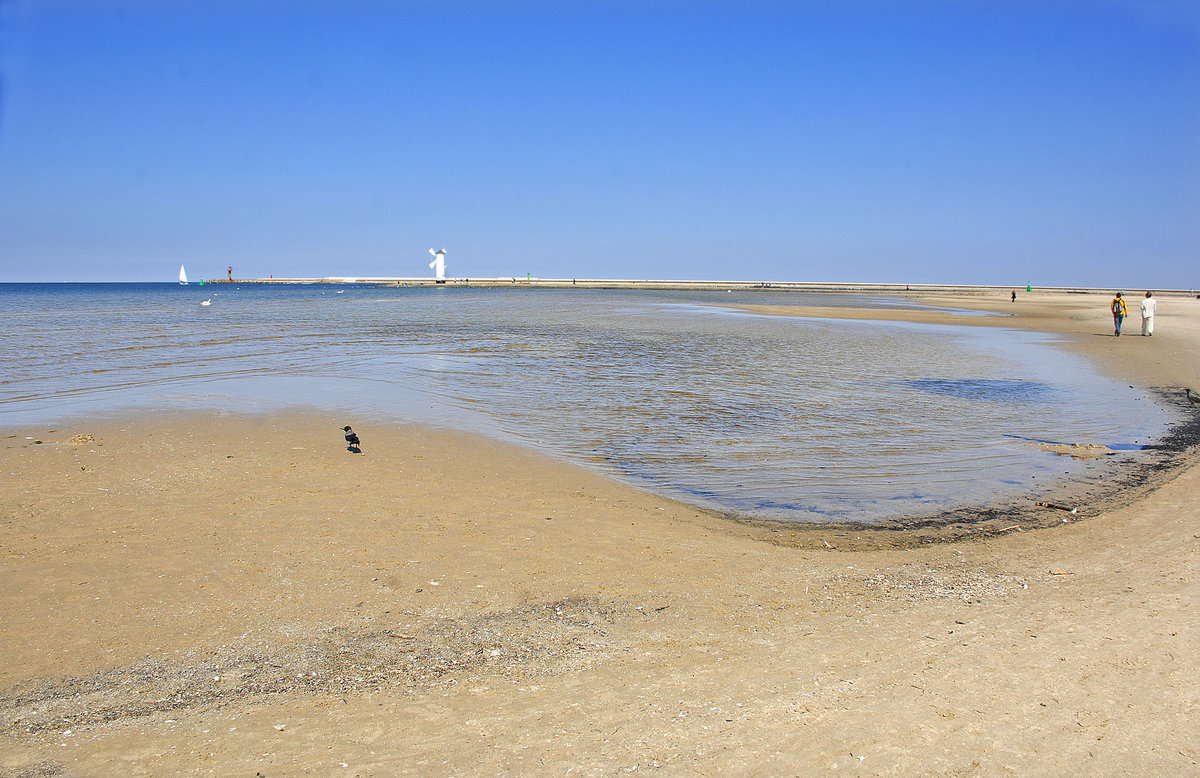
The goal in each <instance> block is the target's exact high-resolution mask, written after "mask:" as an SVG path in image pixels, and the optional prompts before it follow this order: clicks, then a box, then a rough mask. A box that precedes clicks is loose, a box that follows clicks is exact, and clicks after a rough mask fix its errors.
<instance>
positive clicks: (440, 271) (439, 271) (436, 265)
mask: <svg viewBox="0 0 1200 778" xmlns="http://www.w3.org/2000/svg"><path fill="white" fill-rule="evenodd" d="M429 253H430V254H432V255H433V261H432V262H430V263H429V267H430V268H432V269H433V277H434V278H435V279H437V282H438V283H439V284H444V283H446V250H445V249H439V250H437V251H434V250H433V249H430V250H429Z"/></svg>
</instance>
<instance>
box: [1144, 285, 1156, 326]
mask: <svg viewBox="0 0 1200 778" xmlns="http://www.w3.org/2000/svg"><path fill="white" fill-rule="evenodd" d="M1157 307H1158V301H1157V300H1155V299H1154V293H1153V292H1146V297H1145V298H1144V299H1143V300H1142V334H1143V335H1153V334H1154V309H1155V308H1157Z"/></svg>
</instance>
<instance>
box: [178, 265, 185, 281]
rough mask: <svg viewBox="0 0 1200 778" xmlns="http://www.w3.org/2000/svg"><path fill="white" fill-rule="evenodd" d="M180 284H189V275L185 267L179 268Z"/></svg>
mask: <svg viewBox="0 0 1200 778" xmlns="http://www.w3.org/2000/svg"><path fill="white" fill-rule="evenodd" d="M179 283H181V284H186V283H187V273H185V272H184V270H183V265H180V266H179Z"/></svg>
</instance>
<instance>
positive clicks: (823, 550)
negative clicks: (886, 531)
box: [0, 293, 1200, 777]
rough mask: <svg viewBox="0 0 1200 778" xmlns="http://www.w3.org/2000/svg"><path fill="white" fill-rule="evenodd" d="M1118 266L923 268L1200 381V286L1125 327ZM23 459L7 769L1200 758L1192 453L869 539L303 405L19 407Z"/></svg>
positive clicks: (1107, 770)
mask: <svg viewBox="0 0 1200 778" xmlns="http://www.w3.org/2000/svg"><path fill="white" fill-rule="evenodd" d="M1107 299H1108V298H1107V296H1099V295H1083V296H1080V295H1052V294H1038V293H1034V294H1032V295H1026V294H1022V295H1020V299H1019V300H1018V301H1017V303H1015V304H1013V303H1010V302H1009V300H1008V299H1007V295H1006V296H1005V298H1004V299H1003V300H999V299H996V298H989V297H980V296H950V297H948V298H940V299H938V300H933V302H938V303H944V304H949V305H955V306H971V307H978V308H981V309H986V308H996V309H997V310H1001V311H1003V312H1015V313H1017V314H1018V316H1017V317H1015V318H1012V319H1005V320H1004V322H1003V323H1004V324H1005V325H1007V326H1029V327H1035V328H1038V329H1042V330H1047V331H1050V330H1053V331H1058V332H1062V333H1063V334H1064V337H1065V338H1066V341H1067V343H1066V347H1069V348H1072V349H1078V350H1079V351H1081V352H1082V353H1084V354H1086V355H1088V356H1089V357H1091V358H1093V359H1095V360H1096V361H1097V362H1099V363H1100V364H1102V365H1103V366H1104V367H1105V368H1106V369H1112V368H1117V369H1120V370H1122V371H1124V372H1125V373H1127V375H1128V377H1129V381H1130V383H1139V384H1142V385H1145V386H1148V387H1160V388H1161V387H1181V386H1184V385H1196V386H1200V368H1198V366H1197V363H1196V360H1195V354H1196V347H1197V344H1200V301H1196V300H1189V299H1186V298H1183V297H1177V298H1169V297H1168V298H1164V299H1162V300H1161V301H1160V303H1159V316H1158V327H1157V329H1158V332H1157V334H1156V335H1155V336H1154V337H1153V338H1143V337H1140V336H1136V335H1130V336H1125V337H1122V338H1120V339H1117V338H1113V337H1111V320H1110V318H1109V317H1108V316H1107V315H1106V313H1105V311H1106V306H1107ZM778 312H780V313H790V314H804V313H805V311H803V310H797V309H788V310H786V311H778ZM821 313H822V314H825V315H828V314H830V312H829V311H821ZM835 313H836V312H835ZM864 315H877V314H864ZM900 315H903V316H907V314H900ZM929 318H934V319H936V318H940V317H939V316H938V315H936V314H934V315H931V316H930V317H929ZM957 321H959V322H960V323H967V324H979V325H981V326H991V325H993V324H995V323H997V322H996V321H994V320H992V319H980V318H974V319H970V320H957ZM1128 324H1129V325H1130V326H1129V330H1130V331H1131V332H1136V331H1137V329H1138V328H1137V316H1136V315H1135V316H1134V317H1132V318H1131V320H1130V321H1129V322H1128ZM1172 392H1174V396H1177V397H1178V398H1179V400H1180V401H1182V393H1181V392H1180V391H1176V390H1175V389H1172ZM1182 410H1184V411H1187V412H1191V408H1190V407H1184V408H1182ZM1197 412H1198V413H1200V411H1197ZM344 423H353V424H354V426H355V429H356V430H357V431H358V432H359V434H360V435H361V436H362V438H363V450H364V452H365V453H364V454H363V455H361V456H358V455H354V454H351V453H348V452H347V451H346V449H345V447H344V445H342V444H341V433H340V431H339V430H338V428H339V427H340V426H341V425H342V424H344ZM88 436H91V437H90V439H89V437H88ZM39 440H40V441H42V442H41V443H39V442H38V441H39ZM0 468H2V472H3V473H4V478H3V480H2V481H0V521H2V522H3V533H2V535H0V537H2V539H3V546H2V552H3V564H2V566H0V624H2V625H3V637H2V638H0V639H2V641H3V642H2V644H0V649H2V655H3V658H4V661H3V663H0V774H3V775H6V776H26V775H28V776H33V775H66V776H93V775H95V776H108V775H156V776H163V775H208V774H211V775H244V776H255V775H262V776H268V777H273V776H290V775H309V774H314V775H335V776H342V775H344V776H360V775H364V776H365V775H375V776H389V775H612V774H628V773H635V772H636V773H641V772H643V771H656V772H658V773H661V774H666V775H810V774H847V775H896V776H912V775H931V776H951V775H953V776H960V775H1006V774H1011V775H1056V776H1057V775H1196V774H1200V766H1198V761H1200V724H1198V723H1197V715H1196V711H1197V708H1198V705H1200V627H1198V625H1197V621H1198V620H1197V612H1196V606H1197V603H1198V602H1200V598H1198V595H1200V579H1198V575H1197V574H1198V573H1200V517H1198V514H1197V496H1196V495H1197V493H1198V491H1197V487H1198V486H1200V466H1193V465H1191V464H1190V463H1189V464H1188V465H1187V466H1186V467H1182V468H1177V469H1175V470H1173V471H1171V473H1170V477H1169V478H1160V479H1158V480H1157V481H1156V482H1154V483H1152V484H1151V486H1153V488H1149V487H1143V488H1140V489H1137V488H1135V489H1132V490H1126V492H1124V497H1123V498H1122V499H1119V500H1113V501H1112V503H1111V509H1110V510H1105V511H1102V512H1099V513H1096V514H1094V515H1088V516H1085V517H1076V516H1070V515H1066V516H1067V518H1070V519H1073V520H1072V521H1068V522H1067V523H1061V521H1060V520H1059V519H1058V518H1057V517H1058V513H1055V521H1056V523H1057V526H1055V528H1053V529H1040V530H1026V529H1015V530H1011V531H1004V532H1001V531H998V530H996V531H992V532H989V533H977V534H976V535H975V536H974V537H973V539H968V540H960V541H959V542H953V543H932V544H917V545H915V546H914V545H912V544H908V546H909V547H906V548H899V547H892V548H889V547H887V544H874V545H872V544H866V545H867V546H869V547H868V548H866V549H865V550H848V549H853V548H857V547H860V546H862V545H863V544H861V543H858V542H856V540H855V533H853V532H846V531H842V530H840V529H830V530H809V531H808V536H809V537H815V538H819V539H820V543H819V544H811V543H810V544H808V545H809V546H810V547H800V548H797V547H789V546H788V545H787V544H786V543H785V542H764V539H765V540H774V541H783V540H784V538H783V537H782V536H785V535H786V536H787V537H789V538H790V537H791V533H790V530H787V529H785V530H783V531H781V532H774V533H771V532H769V530H766V529H763V528H756V527H747V526H744V525H739V524H735V523H732V522H729V521H725V520H722V519H719V518H716V517H712V516H708V515H705V514H703V513H700V512H698V511H696V510H694V509H691V508H689V507H687V506H682V505H680V504H678V503H674V502H671V501H668V500H665V499H660V498H657V497H654V496H652V495H647V494H645V493H641V492H638V491H635V490H633V489H629V488H626V487H623V486H621V485H619V484H615V483H613V482H611V481H608V480H605V479H604V478H601V477H599V476H597V475H594V474H592V473H589V472H586V471H583V470H580V469H578V468H575V467H572V466H569V465H566V464H563V463H560V462H555V461H551V460H548V459H546V458H543V457H540V456H538V455H534V454H530V453H527V452H523V451H520V450H516V449H514V448H512V447H509V446H506V445H503V444H499V443H495V442H491V441H488V440H483V439H479V438H475V437H470V436H464V435H458V434H452V433H446V432H444V431H431V430H427V429H420V428H406V427H400V428H397V427H390V426H387V427H385V426H382V425H371V424H369V423H365V422H364V421H363V420H360V419H343V418H332V417H330V416H329V415H328V414H323V413H321V412H320V411H315V410H314V411H311V412H305V413H291V414H288V415H282V416H276V417H271V418H262V417H238V416H233V415H227V416H221V417H216V418H212V417H205V418H200V417H183V416H180V417H165V418H164V417H159V418H154V419H149V420H140V421H111V420H110V421H103V422H102V421H95V422H94V423H78V422H72V423H71V424H64V425H62V426H59V427H54V428H50V429H47V428H41V429H33V430H22V431H17V430H8V431H4V432H3V433H0ZM1046 510H1050V511H1053V509H1046ZM1001 529H1003V528H1001ZM821 533H823V534H821ZM801 534H804V533H801ZM814 545H815V547H812V546H814Z"/></svg>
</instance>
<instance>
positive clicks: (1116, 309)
mask: <svg viewBox="0 0 1200 778" xmlns="http://www.w3.org/2000/svg"><path fill="white" fill-rule="evenodd" d="M1110 307H1111V308H1112V315H1113V328H1114V329H1115V330H1116V335H1117V337H1118V338H1119V337H1121V323H1122V322H1124V321H1125V317H1126V316H1128V315H1129V309H1128V308H1126V307H1125V298H1124V297H1122V296H1121V293H1120V292H1117V296H1116V297H1114V298H1113V301H1112V305H1111V306H1110Z"/></svg>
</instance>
